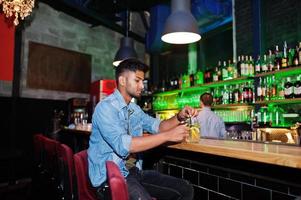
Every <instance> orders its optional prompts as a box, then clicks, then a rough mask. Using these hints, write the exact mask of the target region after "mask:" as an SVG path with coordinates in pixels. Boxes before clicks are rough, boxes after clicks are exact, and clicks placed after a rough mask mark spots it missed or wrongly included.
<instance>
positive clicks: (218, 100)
mask: <svg viewBox="0 0 301 200" xmlns="http://www.w3.org/2000/svg"><path fill="white" fill-rule="evenodd" d="M214 99H215V104H216V105H219V104H221V103H222V94H221V89H220V88H219V87H217V88H216V89H215V92H214Z"/></svg>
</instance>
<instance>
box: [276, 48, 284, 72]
mask: <svg viewBox="0 0 301 200" xmlns="http://www.w3.org/2000/svg"><path fill="white" fill-rule="evenodd" d="M274 54H275V60H274V70H276V71H278V70H280V69H281V63H282V59H281V53H280V52H279V48H278V45H276V48H275V53H274Z"/></svg>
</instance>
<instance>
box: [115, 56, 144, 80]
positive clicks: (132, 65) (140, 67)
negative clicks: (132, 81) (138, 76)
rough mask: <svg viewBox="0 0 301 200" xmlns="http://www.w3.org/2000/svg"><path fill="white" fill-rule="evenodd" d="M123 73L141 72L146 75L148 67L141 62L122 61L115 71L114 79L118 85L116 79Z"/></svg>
mask: <svg viewBox="0 0 301 200" xmlns="http://www.w3.org/2000/svg"><path fill="white" fill-rule="evenodd" d="M125 71H132V72H136V71H143V72H144V73H146V72H147V71H148V66H147V65H146V64H144V63H143V62H141V61H140V60H137V59H134V58H129V59H126V60H123V61H122V62H121V63H120V64H119V65H118V66H117V67H116V69H115V79H116V82H117V84H118V77H119V76H120V74H122V73H123V72H125Z"/></svg>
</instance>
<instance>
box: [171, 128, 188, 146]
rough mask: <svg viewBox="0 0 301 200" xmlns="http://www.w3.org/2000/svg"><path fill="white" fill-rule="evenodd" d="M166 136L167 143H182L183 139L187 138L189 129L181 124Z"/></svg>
mask: <svg viewBox="0 0 301 200" xmlns="http://www.w3.org/2000/svg"><path fill="white" fill-rule="evenodd" d="M168 134H169V135H168V137H169V139H168V141H170V142H181V141H184V140H185V138H187V137H189V127H187V125H186V124H181V125H178V126H176V127H175V128H172V129H171V130H170V131H168Z"/></svg>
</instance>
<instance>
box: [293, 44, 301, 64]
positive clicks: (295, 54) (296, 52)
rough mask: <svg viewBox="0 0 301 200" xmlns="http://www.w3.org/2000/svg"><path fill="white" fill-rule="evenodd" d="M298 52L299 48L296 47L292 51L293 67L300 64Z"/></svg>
mask: <svg viewBox="0 0 301 200" xmlns="http://www.w3.org/2000/svg"><path fill="white" fill-rule="evenodd" d="M298 50H299V48H298V46H296V49H295V51H294V57H293V66H298V65H299V64H300V61H299V52H298Z"/></svg>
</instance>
